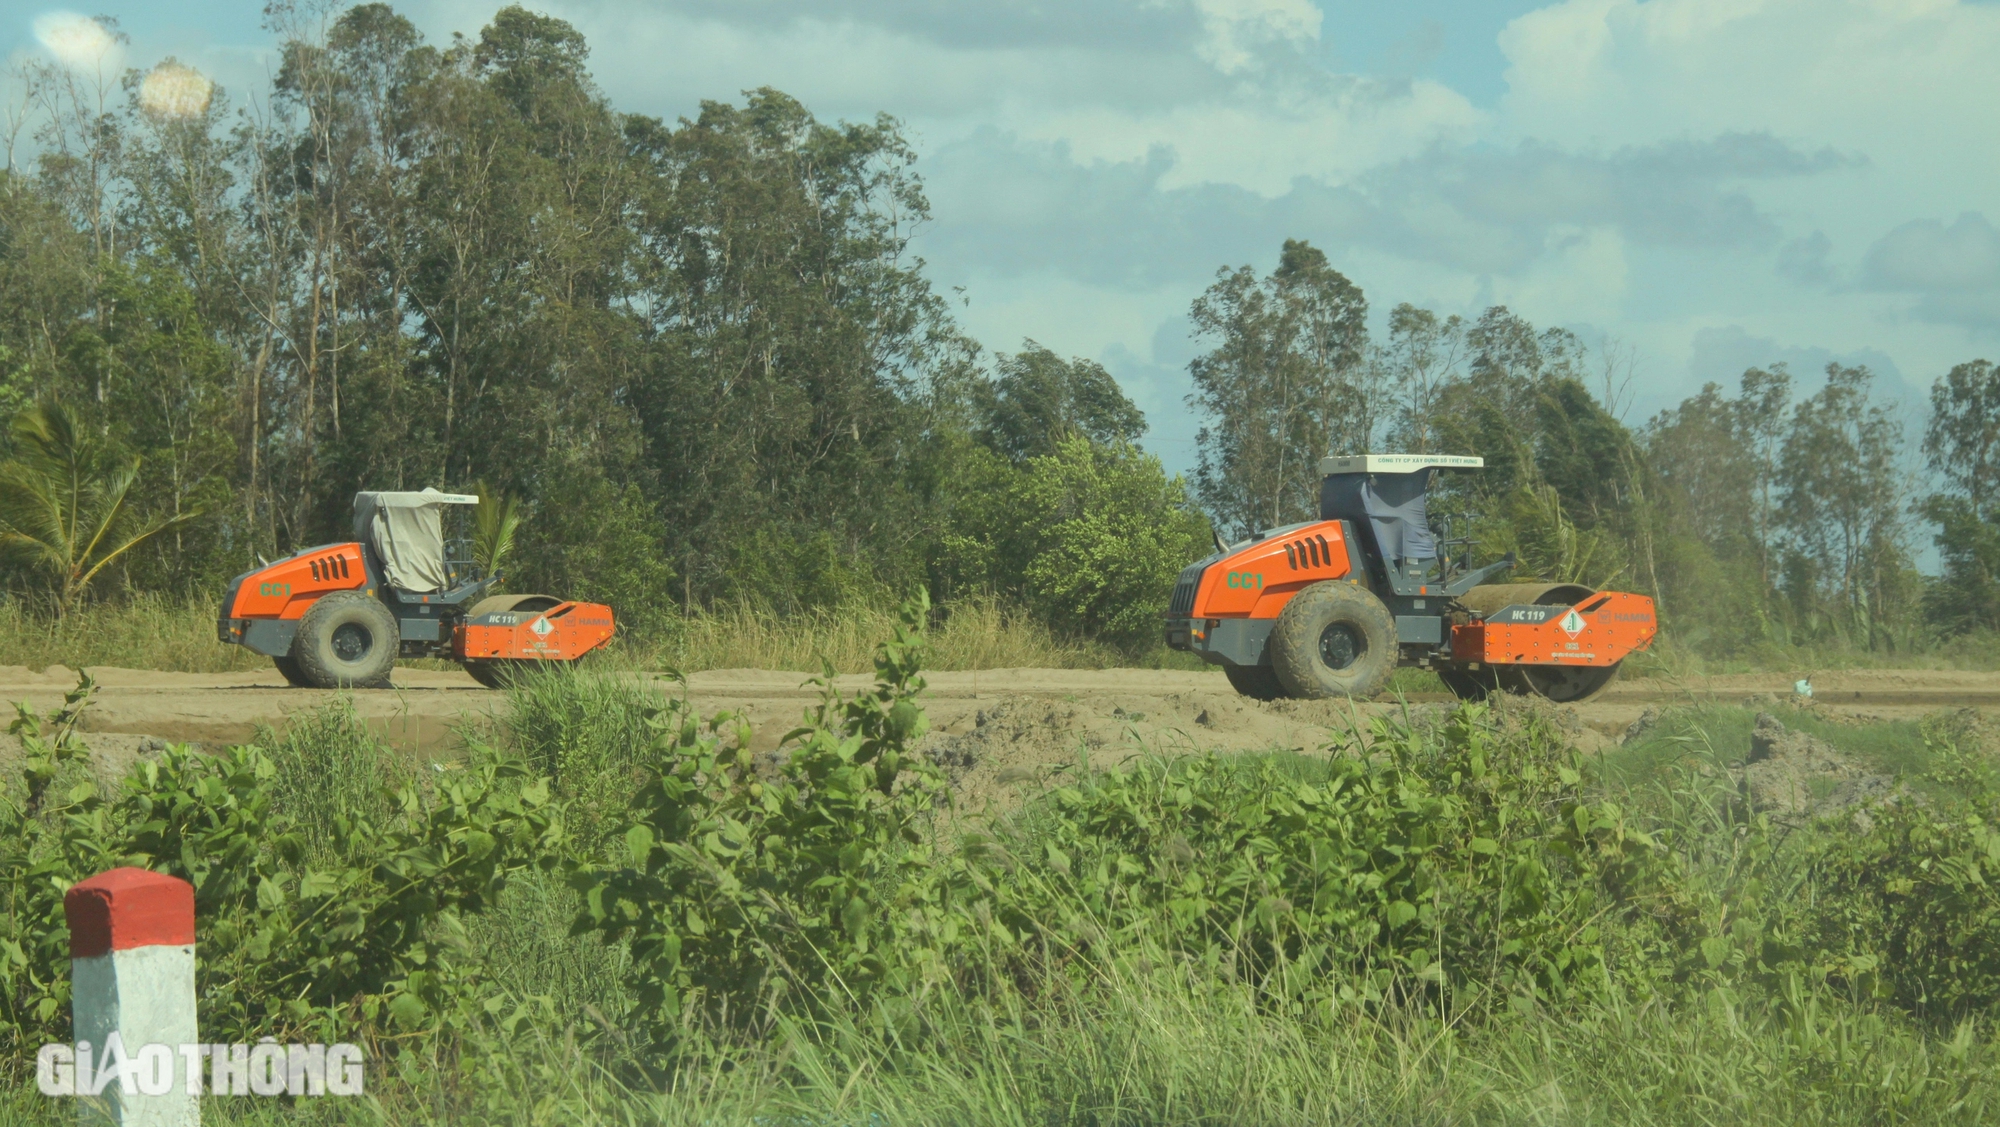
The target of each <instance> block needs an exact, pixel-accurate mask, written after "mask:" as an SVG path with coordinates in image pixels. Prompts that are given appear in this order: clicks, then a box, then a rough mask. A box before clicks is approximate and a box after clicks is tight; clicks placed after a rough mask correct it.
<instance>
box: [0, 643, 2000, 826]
mask: <svg viewBox="0 0 2000 1127" xmlns="http://www.w3.org/2000/svg"><path fill="white" fill-rule="evenodd" d="M91 673H92V675H93V676H94V677H95V678H96V680H97V682H98V685H99V689H98V692H97V695H96V698H95V699H94V701H93V702H92V703H91V705H90V707H89V710H88V711H87V712H86V714H85V717H84V721H83V725H82V727H83V729H84V730H85V732H86V733H87V737H86V739H87V743H88V745H89V746H90V749H91V753H92V756H93V759H94V760H95V761H96V762H95V764H94V765H95V766H96V767H97V768H98V770H99V771H100V772H101V773H103V774H106V775H109V774H114V773H118V772H121V771H122V770H123V768H124V767H125V766H126V765H127V764H129V763H130V762H131V761H132V759H133V758H134V757H136V756H138V755H142V754H145V753H147V752H148V751H151V750H154V749H157V748H160V747H163V746H164V745H165V744H166V743H169V742H175V743H193V744H198V745H211V746H220V745H227V744H231V743H241V742H246V741H248V740H251V739H253V738H255V737H256V735H257V733H258V731H259V729H260V728H282V727H283V726H284V725H285V724H286V723H287V722H288V718H289V717H291V716H293V715H294V714H297V713H300V712H302V711H309V710H312V709H315V708H319V707H323V706H324V705H326V704H327V703H328V702H329V701H330V700H332V699H334V697H335V696H336V694H332V693H328V692H324V691H319V690H312V689H293V688H289V687H286V685H285V683H284V681H283V680H282V679H281V678H280V677H279V676H278V675H277V673H276V672H275V671H261V672H247V673H223V674H201V673H161V672H153V671H146V670H130V669H115V668H98V669H93V670H91ZM629 676H634V677H644V675H638V674H632V675H629ZM647 679H650V680H655V681H656V682H657V684H658V687H659V689H660V690H661V691H662V692H667V693H675V694H677V693H679V692H680V691H681V688H680V686H679V685H677V684H675V683H673V682H669V681H663V680H659V679H657V678H647ZM927 679H928V681H929V688H928V690H927V691H926V693H925V702H926V710H927V712H928V714H929V717H930V725H931V729H930V734H929V735H928V736H926V737H925V746H926V748H927V749H928V750H929V751H930V752H931V754H932V755H933V757H934V758H935V759H936V760H937V761H938V762H939V763H940V764H941V765H943V766H944V767H945V768H946V769H947V771H948V772H949V774H950V775H951V777H952V779H953V781H954V783H955V785H956V787H957V789H958V790H959V793H960V798H961V800H962V801H965V802H968V803H970V804H972V805H974V806H977V805H980V804H982V803H984V802H987V801H998V802H999V804H1001V805H1009V804H1010V802H1009V800H1010V799H1014V798H1018V797H1019V794H1018V791H1020V790H1023V789H1026V790H1032V789H1034V784H1035V783H1036V781H1037V780H1041V781H1043V782H1046V781H1047V780H1048V779H1049V778H1050V776H1051V774H1052V773H1059V769H1060V768H1061V767H1063V766H1064V765H1069V764H1076V763H1079V762H1083V761H1086V760H1087V761H1088V762H1090V763H1092V764H1095V765H1099V766H1104V765H1109V764H1110V763H1113V762H1116V761H1118V760H1120V759H1122V758H1125V757H1128V756H1131V755H1135V754H1145V753H1146V752H1148V751H1151V752H1157V753H1166V754H1172V753H1175V752H1190V751H1203V750H1217V751H1233V750H1268V749H1272V748H1286V749H1295V750H1299V751H1303V752H1306V753H1308V754H1312V753H1323V752H1324V751H1325V750H1326V749H1327V748H1328V747H1329V746H1332V745H1334V744H1336V743H1340V744H1345V743H1348V742H1350V741H1349V740H1348V739H1347V738H1346V737H1345V735H1344V734H1345V733H1349V732H1353V731H1355V730H1357V729H1358V730H1360V731H1363V732H1365V731H1367V730H1368V728H1369V726H1370V724H1371V722H1372V720H1373V718H1375V717H1376V716H1380V715H1383V714H1388V713H1394V712H1396V711H1398V710H1400V709H1403V708H1409V709H1411V710H1413V711H1416V710H1441V709H1443V708H1446V707H1449V702H1448V698H1446V697H1444V696H1443V695H1437V696H1429V695H1423V696H1419V697H1417V698H1413V699H1410V700H1408V701H1393V700H1378V701H1375V702H1370V703H1361V704H1350V703H1348V702H1345V701H1340V702H1333V701H1276V702H1271V703H1260V702H1257V701H1253V700H1248V699H1246V698H1243V697H1240V696H1238V695H1236V694H1235V693H1234V692H1232V691H1231V690H1230V688H1229V685H1228V682H1226V681H1225V680H1224V679H1223V678H1222V677H1221V676H1220V675H1219V674H1214V673H1205V672H1178V671H1164V670H1146V669H1107V670H1073V669H1002V670H986V671H982V672H976V673H969V672H942V673H931V674H928V675H927ZM869 680H870V679H869V678H868V677H866V676H853V677H843V678H840V679H839V680H838V681H837V682H836V684H837V685H838V686H839V687H840V688H842V689H843V690H846V691H850V692H851V691H854V690H858V689H861V688H864V687H866V685H867V684H868V683H869ZM76 681H77V677H76V674H75V672H73V671H71V670H68V669H64V668H62V667H61V666H55V667H51V668H49V669H45V670H42V671H40V672H34V671H30V670H28V669H24V668H22V667H19V666H11V667H0V700H4V701H7V702H24V703H26V704H27V705H28V706H29V707H30V708H33V709H35V710H37V711H39V712H46V711H47V710H48V709H50V708H54V707H56V706H57V705H59V704H60V703H61V700H62V696H63V693H64V692H65V691H67V690H69V689H71V688H73V687H74V686H75V685H76ZM1793 682H1794V675H1789V674H1775V673H1767V674H1735V675H1728V676H1718V677H1708V678H1700V679H1693V680H1687V681H1673V680H1667V679H1663V678H1645V679H1632V680H1624V681H1620V682H1617V683H1614V684H1613V685H1612V686H1610V687H1609V688H1608V689H1606V690H1605V691H1604V692H1603V693H1602V694H1601V695H1599V696H1598V697H1597V698H1596V699H1594V700H1591V701H1589V702H1587V703H1585V704H1582V705H1573V706H1550V705H1546V704H1535V705H1527V704H1525V703H1524V702H1522V701H1520V700H1519V699H1518V698H1515V699H1506V700H1503V701H1502V702H1501V706H1502V707H1515V708H1519V707H1538V708H1544V709H1548V710H1550V711H1551V712H1552V713H1553V716H1554V718H1555V719H1556V720H1557V721H1558V722H1559V723H1561V724H1562V725H1563V726H1564V727H1565V728H1567V729H1569V730H1570V731H1571V733H1572V735H1573V736H1574V738H1575V739H1576V741H1577V743H1578V744H1579V745H1580V746H1581V747H1583V748H1584V749H1585V750H1586V751H1589V750H1596V749H1598V748H1602V747H1608V746H1610V745H1613V744H1615V743H1617V742H1618V741H1619V740H1620V739H1621V738H1622V737H1623V736H1624V735H1625V733H1626V732H1627V731H1628V730H1631V729H1632V727H1633V725H1634V724H1635V723H1636V722H1638V721H1640V718H1641V717H1642V716H1643V715H1644V714H1645V713H1646V712H1647V711H1648V710H1649V709H1652V710H1657V709H1659V708H1660V707H1661V706H1663V705H1667V704H1671V703H1676V702H1687V703H1694V702H1713V703H1717V704H1732V705H1748V706H1751V707H1759V706H1762V705H1765V704H1777V703H1780V702H1786V703H1792V702H1795V700H1796V698H1795V697H1794V696H1793ZM1813 688H1814V696H1813V704H1812V707H1813V709H1814V711H1815V712H1818V713H1820V714H1821V715H1824V716H1826V717H1827V718H1829V719H1833V720H1847V721H1860V722H1868V721H1875V720H1896V719H1902V720H1907V719H1915V718H1916V717H1919V716H1922V715H1924V714H1926V713H1932V712H1937V711H1940V710H1945V709H1958V708H1973V709H1977V710H1979V711H1981V712H1982V713H1983V712H1989V711H1992V710H1996V709H2000V673H1970V672H1940V671H1934V670H1884V669H1873V670H1853V671H1844V672H1838V673H1824V674H1819V675H1817V676H1815V677H1814V678H1813ZM687 691H688V693H689V694H690V695H691V697H692V699H693V701H694V703H695V704H696V706H697V707H698V708H699V709H700V710H701V711H702V713H703V714H705V715H706V714H710V713H713V712H716V711H720V710H730V711H734V712H737V713H740V714H742V716H743V717H744V718H745V719H746V720H747V721H748V722H749V724H750V726H751V728H752V730H753V732H754V733H755V735H754V738H753V741H752V744H753V748H755V749H756V750H759V751H771V750H774V749H775V748H776V747H777V745H778V743H779V741H780V740H781V739H782V737H783V735H784V733H785V732H787V731H788V730H790V729H791V728H792V727H794V726H795V725H796V724H797V723H798V721H799V718H800V715H801V713H802V711H803V710H804V709H805V708H807V707H808V706H810V705H812V704H813V703H815V702H816V700H817V699H818V691H819V690H818V688H817V687H816V686H814V685H812V684H810V683H809V682H808V680H807V678H806V676H805V675H803V674H799V673H790V672H770V671H765V670H750V669H722V670H710V671H707V672H702V673H696V674H694V675H693V676H692V677H690V678H689V683H688V687H687ZM348 695H349V696H351V698H352V700H353V703H354V708H355V710H356V712H357V713H358V714H359V715H360V716H361V717H362V718H363V719H364V720H366V721H367V722H368V723H369V724H370V726H371V727H373V728H375V729H376V730H377V731H378V732H379V733H380V734H381V735H382V736H383V737H384V738H385V739H386V740H388V741H389V742H391V743H393V744H395V745H397V746H400V747H403V748H406V749H407V750H409V751H410V752H411V753H412V754H414V755H417V756H420V757H433V756H436V757H443V758H451V757H455V756H456V754H457V753H458V750H459V749H460V748H461V747H462V745H463V739H464V736H465V735H466V734H468V733H477V732H479V731H481V730H483V729H486V728H488V727H490V726H491V725H492V724H493V723H494V722H495V719H496V717H497V716H498V715H499V714H500V713H501V712H503V711H504V709H505V707H506V703H507V696H506V694H505V693H501V692H494V691H492V690H489V689H484V688H481V687H479V686H478V685H476V684H474V683H473V681H472V679H471V678H470V677H468V676H466V675H465V674H464V673H461V672H457V671H449V672H446V671H429V670H411V669H399V670H397V672H396V679H395V687H393V688H390V689H376V690H360V691H355V692H353V693H351V694H348ZM12 743H13V741H12V740H11V739H0V758H9V757H11V756H10V755H8V754H7V753H10V752H12V751H13V747H10V746H7V745H10V744H12Z"/></svg>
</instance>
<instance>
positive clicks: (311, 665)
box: [292, 591, 402, 689]
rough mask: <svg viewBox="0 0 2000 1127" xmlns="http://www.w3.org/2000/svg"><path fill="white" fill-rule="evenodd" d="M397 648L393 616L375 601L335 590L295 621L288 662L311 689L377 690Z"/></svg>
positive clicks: (399, 639)
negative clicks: (296, 664)
mask: <svg viewBox="0 0 2000 1127" xmlns="http://www.w3.org/2000/svg"><path fill="white" fill-rule="evenodd" d="M401 645H402V631H401V630H400V629H399V628H398V627H397V625H396V616H395V615H394V614H391V613H390V612H389V608H388V607H386V606H383V605H382V603H381V601H380V600H378V599H374V598H371V597H369V596H367V595H364V594H362V593H361V592H359V591H338V592H335V593H334V594H331V595H324V596H321V598H320V600H319V601H318V602H316V603H314V604H313V605H312V609H311V610H308V611H306V616H305V617H304V618H302V619H300V620H299V633H298V636H297V637H296V638H294V639H293V640H292V660H293V661H296V662H297V663H298V666H299V672H300V673H303V674H304V675H305V680H306V683H307V684H308V685H311V686H312V687H313V688H316V689H382V688H387V687H388V685H389V671H390V670H392V669H394V668H395V667H396V651H397V649H399V648H400V647H401Z"/></svg>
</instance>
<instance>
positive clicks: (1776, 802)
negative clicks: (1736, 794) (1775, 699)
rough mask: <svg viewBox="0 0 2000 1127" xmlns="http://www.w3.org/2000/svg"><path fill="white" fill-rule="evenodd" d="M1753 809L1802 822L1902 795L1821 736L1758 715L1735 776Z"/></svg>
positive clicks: (1863, 814) (1891, 781) (1887, 780)
mask: <svg viewBox="0 0 2000 1127" xmlns="http://www.w3.org/2000/svg"><path fill="white" fill-rule="evenodd" d="M1734 774H1735V775H1736V777H1737V787H1738V789H1739V791H1740V793H1741V794H1742V796H1743V800H1744V801H1745V802H1747V803H1748V804H1749V806H1750V808H1751V809H1752V810H1756V811H1759V812H1761V813H1768V814H1771V815H1772V816H1774V817H1776V818H1779V819H1781V820H1784V821H1794V822H1804V821H1810V820H1812V819H1816V818H1825V817H1829V816H1831V815H1836V814H1840V813H1842V812H1843V811H1847V810H1855V811H1856V812H1857V816H1858V817H1861V818H1863V819H1865V818H1866V809H1867V808H1868V807H1870V806H1877V805H1882V804H1885V803H1892V802H1896V801H1899V800H1900V799H1901V797H1902V794H1903V790H1902V788H1901V787H1900V786H1898V785H1897V784H1896V781H1895V780H1894V779H1892V778H1890V777H1889V776H1887V775H1884V774H1881V773H1879V772H1875V771H1871V770H1869V769H1868V768H1867V767H1866V766H1864V765H1863V764H1861V763H1858V762H1856V761H1855V759H1854V758H1853V757H1852V756H1850V755H1848V754H1847V753H1846V752H1843V751H1841V750H1840V749H1839V748H1836V747H1834V746H1833V745H1832V744H1830V743H1828V742H1826V741H1825V740H1823V739H1820V738H1819V737H1817V736H1813V735H1810V734H1808V733H1805V732H1800V731H1795V730H1793V729H1791V728H1787V727H1785V725H1784V722H1783V721H1780V720H1779V719H1778V718H1777V717H1775V716H1773V715H1771V714H1770V713H1768V712H1760V713H1758V714H1757V720H1756V726H1755V727H1754V728H1753V729H1752V730H1751V732H1750V754H1749V757H1748V758H1746V759H1745V760H1744V764H1743V767H1742V769H1741V770H1740V771H1737V772H1734Z"/></svg>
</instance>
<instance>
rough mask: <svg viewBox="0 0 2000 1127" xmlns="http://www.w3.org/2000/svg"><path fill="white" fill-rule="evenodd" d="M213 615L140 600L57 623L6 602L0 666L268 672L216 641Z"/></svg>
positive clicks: (190, 603) (150, 598) (257, 660)
mask: <svg viewBox="0 0 2000 1127" xmlns="http://www.w3.org/2000/svg"><path fill="white" fill-rule="evenodd" d="M215 613H216V604H215V602H214V601H203V600H199V599H196V600H182V599H172V598H168V597H165V596H159V595H140V596H136V597H134V598H131V599H128V600H120V601H104V602H98V603H92V604H89V605H86V606H83V607H79V608H77V609H75V610H73V611H71V612H70V614H69V615H68V616H67V617H65V618H61V619H58V618H55V617H53V616H51V615H49V614H47V613H45V612H43V611H41V610H39V609H37V608H34V607H31V606H29V605H27V604H25V603H23V602H21V601H19V600H17V599H8V600H6V601H4V602H0V665H25V666H27V667H28V668H30V669H45V668H47V667H48V666H51V665H65V666H68V667H69V668H71V669H81V668H84V667H86V666H105V665H109V666H118V667H122V668H126V669H165V670H174V671H177V672H183V673H226V672H232V671H235V670H241V669H266V668H269V667H270V663H271V662H270V659H269V658H267V657H263V656H262V655H259V654H254V653H251V652H250V651H249V650H246V649H244V648H243V647H241V646H225V645H223V644H222V643H221V642H218V641H217V640H216V637H215Z"/></svg>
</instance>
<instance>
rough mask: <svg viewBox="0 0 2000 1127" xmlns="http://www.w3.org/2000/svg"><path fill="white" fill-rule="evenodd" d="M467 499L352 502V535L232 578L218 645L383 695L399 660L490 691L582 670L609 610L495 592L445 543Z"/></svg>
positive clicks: (361, 498)
mask: <svg viewBox="0 0 2000 1127" xmlns="http://www.w3.org/2000/svg"><path fill="white" fill-rule="evenodd" d="M478 502H479V498H477V497H474V496H471V495H469V494H460V493H440V492H438V491H437V490H435V489H426V490H423V491H421V492H363V493H357V494H355V521H354V524H355V529H354V530H355V536H356V539H355V540H353V541H349V542H346V543H337V544H323V545H320V546H318V547H315V548H307V549H305V550H304V551H301V552H296V553H294V554H292V555H290V556H288V557H286V558H284V559H281V560H278V561H276V562H275V563H268V564H265V565H264V566H262V567H260V568H257V569H256V570H254V571H247V572H244V573H243V574H242V575H239V576H237V577H236V578H235V579H233V580H231V581H230V584H229V589H228V591H227V593H225V594H224V595H223V598H222V607H221V610H220V611H219V613H218V615H217V621H216V634H217V637H218V638H219V639H220V640H221V641H222V642H224V643H225V644H228V645H237V646H243V647H245V648H246V649H249V650H251V651H253V652H255V653H260V654H263V655H265V656H267V657H269V658H270V659H271V660H272V663H273V664H274V665H276V666H277V668H278V671H279V672H280V673H281V674H283V675H284V677H285V680H286V681H287V682H289V683H290V684H293V685H296V686H300V687H311V688H378V687H383V686H386V685H387V684H388V683H389V675H390V671H391V670H392V669H393V668H394V666H395V663H396V660H397V659H398V658H416V657H435V658H446V659H449V660H452V661H456V662H459V663H460V664H461V665H463V666H464V667H465V669H466V672H468V673H470V674H472V676H473V677H474V678H475V679H476V680H478V681H479V682H480V683H481V684H484V685H487V686H489V687H498V686H500V685H504V684H506V683H507V682H508V680H510V679H511V677H512V676H513V675H515V674H517V673H519V672H520V671H522V670H523V669H527V668H532V667H534V666H536V665H538V664H541V663H547V662H568V661H574V660H576V659H577V658H579V657H582V656H583V655H584V654H586V653H589V652H590V651H592V650H594V649H597V648H598V647H600V646H602V645H604V644H605V643H606V642H608V641H610V640H611V637H612V634H613V633H614V632H615V630H616V624H615V621H614V618H613V615H612V611H611V608H610V607H608V606H604V605H603V604H600V603H584V602H576V601H573V600H565V599H559V598H555V597H553V596H549V595H493V594H491V593H490V592H491V590H492V588H493V587H494V585H495V584H497V583H498V582H499V581H500V579H501V578H502V577H501V576H499V575H497V574H496V575H486V574H483V573H482V572H481V571H480V569H479V568H478V567H477V566H475V565H474V564H473V562H472V561H471V559H470V553H469V552H467V551H465V550H464V548H465V542H464V541H463V540H452V541H447V540H446V539H445V538H444V534H443V525H444V513H445V510H446V508H447V507H449V506H463V505H476V504H478Z"/></svg>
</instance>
